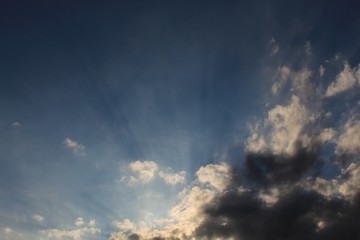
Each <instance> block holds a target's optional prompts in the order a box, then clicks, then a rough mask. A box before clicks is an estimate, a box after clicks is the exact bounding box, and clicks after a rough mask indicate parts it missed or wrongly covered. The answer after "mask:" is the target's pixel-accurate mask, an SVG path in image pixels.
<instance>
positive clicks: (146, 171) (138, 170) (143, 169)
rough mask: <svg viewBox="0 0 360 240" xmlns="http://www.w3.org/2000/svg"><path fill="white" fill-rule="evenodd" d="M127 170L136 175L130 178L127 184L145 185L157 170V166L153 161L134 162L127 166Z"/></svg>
mask: <svg viewBox="0 0 360 240" xmlns="http://www.w3.org/2000/svg"><path fill="white" fill-rule="evenodd" d="M129 169H130V170H131V171H132V172H133V173H135V174H136V176H130V179H129V184H130V185H134V184H137V183H141V184H146V183H149V182H151V181H152V180H153V179H154V177H155V173H156V172H157V170H158V169H159V167H158V165H157V164H156V163H155V162H153V161H139V160H138V161H135V162H132V163H130V164H129Z"/></svg>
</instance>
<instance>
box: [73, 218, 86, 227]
mask: <svg viewBox="0 0 360 240" xmlns="http://www.w3.org/2000/svg"><path fill="white" fill-rule="evenodd" d="M74 223H75V225H76V226H78V227H81V226H82V225H84V224H85V222H84V219H83V218H82V217H78V218H77V219H75V221H74Z"/></svg>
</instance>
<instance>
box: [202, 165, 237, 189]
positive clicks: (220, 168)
mask: <svg viewBox="0 0 360 240" xmlns="http://www.w3.org/2000/svg"><path fill="white" fill-rule="evenodd" d="M230 173H231V169H230V166H229V165H228V164H225V163H223V164H220V165H219V164H209V165H206V166H204V167H200V169H199V170H198V171H197V172H196V176H197V178H198V180H199V182H200V183H205V184H209V185H210V186H212V187H215V188H216V189H217V190H219V191H223V190H224V189H225V188H226V187H227V186H228V185H229V183H230V179H231V174H230Z"/></svg>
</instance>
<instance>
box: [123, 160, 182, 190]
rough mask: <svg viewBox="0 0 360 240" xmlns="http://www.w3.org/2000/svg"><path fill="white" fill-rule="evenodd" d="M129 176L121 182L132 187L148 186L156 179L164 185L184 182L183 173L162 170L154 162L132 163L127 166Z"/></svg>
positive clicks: (167, 169)
mask: <svg viewBox="0 0 360 240" xmlns="http://www.w3.org/2000/svg"><path fill="white" fill-rule="evenodd" d="M128 168H129V170H130V171H131V175H130V176H125V177H123V178H122V181H123V182H127V183H128V184H129V185H131V186H134V185H137V184H142V185H143V184H148V183H150V182H152V181H153V180H154V179H156V178H160V179H162V180H163V181H164V182H165V183H166V184H169V185H175V184H180V183H184V182H185V176H186V173H185V171H180V172H174V171H173V170H172V169H171V168H169V167H167V168H162V167H160V166H159V165H158V164H157V163H156V162H154V161H139V160H137V161H134V162H131V163H130V164H129V166H128Z"/></svg>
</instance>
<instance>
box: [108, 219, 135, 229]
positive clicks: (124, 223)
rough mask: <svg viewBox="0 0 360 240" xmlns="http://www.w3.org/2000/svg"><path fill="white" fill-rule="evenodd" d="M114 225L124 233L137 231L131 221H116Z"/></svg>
mask: <svg viewBox="0 0 360 240" xmlns="http://www.w3.org/2000/svg"><path fill="white" fill-rule="evenodd" d="M113 225H114V226H115V227H117V228H119V229H120V230H123V231H131V230H134V229H135V224H134V223H133V222H131V221H130V220H129V219H124V220H122V221H114V222H113Z"/></svg>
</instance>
